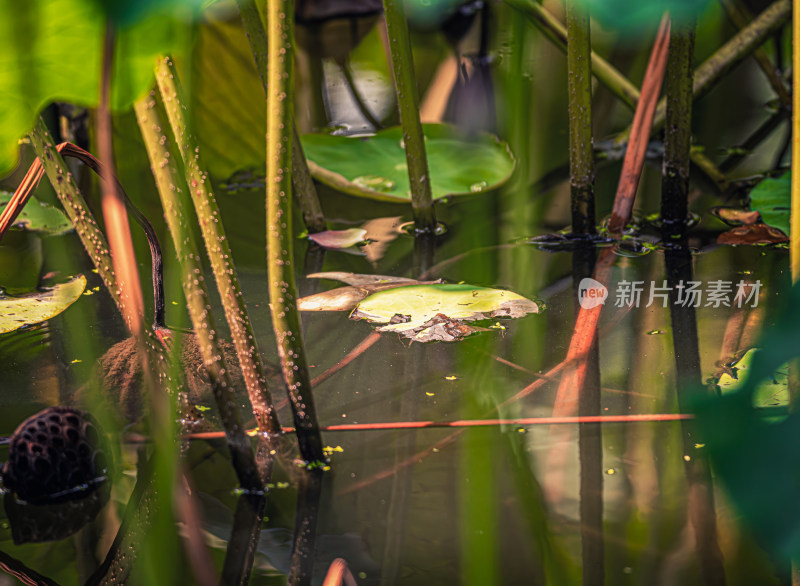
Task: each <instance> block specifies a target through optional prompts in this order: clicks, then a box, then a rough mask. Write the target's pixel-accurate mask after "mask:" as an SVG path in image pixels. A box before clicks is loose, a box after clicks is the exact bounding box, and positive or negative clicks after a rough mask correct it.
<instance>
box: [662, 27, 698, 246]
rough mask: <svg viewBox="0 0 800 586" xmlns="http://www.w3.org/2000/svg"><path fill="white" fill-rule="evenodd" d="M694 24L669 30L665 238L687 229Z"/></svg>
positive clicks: (665, 147)
mask: <svg viewBox="0 0 800 586" xmlns="http://www.w3.org/2000/svg"><path fill="white" fill-rule="evenodd" d="M694 35H695V33H694V24H693V23H692V24H685V25H679V26H676V27H675V28H673V29H672V38H671V39H670V43H669V57H668V58H667V71H666V78H665V82H664V85H665V89H666V94H667V95H666V100H667V102H666V104H667V108H666V125H667V128H669V129H670V130H669V132H666V133H665V134H664V164H663V169H662V180H661V221H662V226H663V228H662V230H663V233H664V237H665V238H669V237H673V238H674V237H678V236H680V235H681V234H683V233H684V232H685V230H686V217H687V215H688V214H689V167H690V160H689V155H690V151H691V141H692V128H691V126H692V73H693V71H692V59H693V57H694Z"/></svg>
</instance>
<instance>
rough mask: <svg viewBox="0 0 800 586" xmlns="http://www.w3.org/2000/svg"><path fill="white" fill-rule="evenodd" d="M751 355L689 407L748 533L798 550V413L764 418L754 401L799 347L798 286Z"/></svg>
mask: <svg viewBox="0 0 800 586" xmlns="http://www.w3.org/2000/svg"><path fill="white" fill-rule="evenodd" d="M782 297H783V298H784V299H783V304H784V305H783V308H782V309H781V311H780V312H779V313H778V315H777V316H776V319H775V323H774V325H773V326H772V327H770V328H769V329H767V330H766V331H765V333H764V335H763V337H762V339H761V342H760V344H759V347H760V348H761V351H760V352H755V353H753V354H752V356H751V359H750V361H749V364H748V366H747V371H748V373H749V374H748V376H747V377H746V378H745V379H744V381H743V383H742V384H741V386H740V387H738V389H736V390H735V391H734V392H731V393H728V394H725V395H723V396H722V397H716V398H708V397H707V398H705V399H704V400H702V401H698V404H697V405H696V407H695V412H696V413H697V417H698V424H699V426H700V431H701V433H702V436H703V441H704V442H705V443H706V445H707V448H708V450H709V453H710V455H711V459H712V463H713V464H714V470H715V473H716V475H717V476H718V477H719V478H721V479H722V480H723V481H724V482H725V484H726V486H727V489H728V493H729V494H730V497H731V499H732V500H733V502H734V504H735V505H736V506H737V507H738V509H739V510H740V512H741V513H742V515H743V517H744V518H745V520H746V521H747V523H748V524H749V525H750V526H751V528H752V529H753V531H754V532H755V534H756V536H757V537H758V538H759V539H760V540H761V542H762V543H763V544H764V545H766V546H767V547H768V548H769V549H770V550H772V552H773V553H774V554H776V555H780V556H783V557H785V558H787V559H788V558H789V557H792V556H794V555H796V554H798V553H800V499H798V498H797V495H798V493H800V414H797V413H790V414H789V415H788V416H787V417H786V418H785V419H783V420H781V421H777V422H776V421H775V420H774V419H772V418H770V419H765V418H764V417H762V416H761V413H760V412H759V410H758V409H756V408H755V407H754V401H755V400H756V398H757V392H758V390H759V387H760V386H761V384H762V383H763V382H764V381H770V380H771V379H772V377H773V373H775V372H776V371H780V369H781V367H782V365H783V364H785V363H786V362H788V361H790V360H791V359H793V358H795V357H796V356H797V354H798V349H800V312H798V311H797V306H798V304H799V303H800V286H795V287H793V288H792V290H791V291H790V292H789V294H788V295H785V296H783V295H782Z"/></svg>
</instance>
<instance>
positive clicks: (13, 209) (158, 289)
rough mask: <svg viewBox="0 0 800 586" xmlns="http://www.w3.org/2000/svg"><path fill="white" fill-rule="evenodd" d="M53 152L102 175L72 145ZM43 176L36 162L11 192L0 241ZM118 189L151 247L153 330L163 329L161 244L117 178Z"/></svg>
mask: <svg viewBox="0 0 800 586" xmlns="http://www.w3.org/2000/svg"><path fill="white" fill-rule="evenodd" d="M56 150H57V151H58V152H59V153H61V156H62V157H74V158H76V159H78V160H79V161H81V162H82V163H83V164H84V165H86V166H87V167H89V168H90V169H91V170H92V171H94V172H95V173H97V174H98V175H100V174H101V173H103V172H104V171H103V164H102V163H101V162H100V161H99V160H98V159H97V158H96V157H95V156H94V155H92V153H90V152H89V151H86V150H84V149H82V148H81V147H79V146H77V145H74V144H72V143H71V142H62V143H61V144H59V145H58V146H57V147H56ZM43 175H44V169H43V168H42V163H41V161H40V160H39V159H38V158H37V159H36V160H35V161H34V162H33V164H32V165H31V166H30V168H29V169H28V172H27V173H26V174H25V177H24V178H23V180H22V182H21V183H20V184H19V186H18V187H17V190H16V191H15V192H14V195H13V197H12V198H11V200H10V201H9V202H8V205H6V208H5V209H4V210H3V212H2V214H0V240H2V239H3V236H4V235H5V233H6V231H7V230H8V228H9V227H10V226H11V224H12V223H13V222H14V220H15V219H16V218H17V216H18V215H19V213H20V212H21V211H22V209H23V208H24V207H25V204H26V203H27V202H28V200H29V199H30V198H31V196H32V195H33V191H34V189H36V186H37V185H38V183H39V181H40V180H41V179H42V176H43ZM113 179H114V183H115V184H116V186H117V193H119V194H121V195H122V198H123V199H124V200H125V206H126V207H127V208H128V212H129V213H130V215H131V216H132V217H133V219H134V220H135V221H136V223H137V224H139V226H140V227H141V228H142V230H143V231H144V233H145V236H146V237H147V244H148V245H149V247H150V260H151V276H152V280H153V308H154V309H153V326H154V327H163V326H164V275H163V267H162V264H163V257H162V254H161V244H160V243H159V241H158V237H157V236H156V231H155V229H154V228H153V225H152V224H151V223H150V221H149V220H148V219H147V217H146V216H145V215H144V214H143V213H142V212H141V211H139V209H138V208H137V207H136V206H135V205H134V203H133V202H132V201H131V199H130V198H129V197H128V194H127V193H125V189H124V188H123V187H122V184H121V183H120V182H119V179H117V178H116V177H114V178H113Z"/></svg>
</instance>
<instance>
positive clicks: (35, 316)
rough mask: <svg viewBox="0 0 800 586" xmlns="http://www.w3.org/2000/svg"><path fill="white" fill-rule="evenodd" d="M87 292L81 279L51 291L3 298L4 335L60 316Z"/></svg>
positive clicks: (1, 321)
mask: <svg viewBox="0 0 800 586" xmlns="http://www.w3.org/2000/svg"><path fill="white" fill-rule="evenodd" d="M85 288H86V277H84V276H83V275H78V276H77V277H75V278H74V279H72V280H71V281H69V282H67V283H63V284H61V285H56V286H55V287H53V288H52V289H50V290H49V291H44V292H37V293H29V294H27V295H21V296H19V297H0V334H4V333H6V332H13V331H14V330H18V329H19V328H21V327H23V326H27V325H31V324H38V323H39V322H43V321H46V320H48V319H50V318H52V317H55V316H57V315H58V314H59V313H61V312H63V311H64V310H65V309H67V307H69V306H70V305H72V304H73V303H75V301H77V300H78V298H79V297H80V296H81V293H83V290H84V289H85Z"/></svg>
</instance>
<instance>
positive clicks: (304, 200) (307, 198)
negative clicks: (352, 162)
mask: <svg viewBox="0 0 800 586" xmlns="http://www.w3.org/2000/svg"><path fill="white" fill-rule="evenodd" d="M236 3H237V4H238V5H239V14H240V15H241V17H242V24H244V32H245V34H246V35H247V40H248V41H249V43H250V50H251V51H252V52H253V59H254V60H255V62H256V69H257V70H258V75H259V77H261V84H262V85H263V86H264V94H265V95H266V94H267V93H268V91H267V78H268V75H269V74H268V69H267V54H268V51H267V34H266V32H265V31H264V23H263V20H262V19H261V14H260V13H259V11H258V7H257V6H256V4H255V2H254V0H236ZM292 183H293V185H294V194H295V197H296V198H297V203H298V204H299V205H300V211H301V212H302V214H303V223H304V224H305V226H306V230H307V231H308V233H309V234H314V233H316V232H324V231H325V230H327V229H328V227H327V225H326V224H325V216H324V215H323V213H322V206H321V205H320V203H319V197H318V196H317V188H316V186H315V185H314V180H313V179H312V178H311V171H309V169H308V161H306V157H305V154H304V153H303V144H302V143H301V142H300V135H299V134H298V132H297V124H296V123H295V121H294V119H292Z"/></svg>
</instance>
